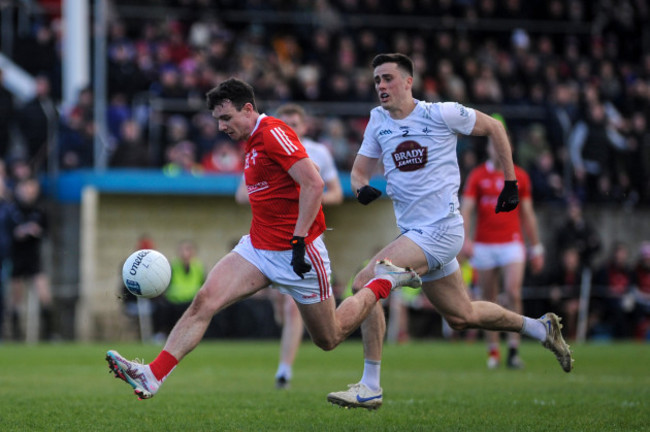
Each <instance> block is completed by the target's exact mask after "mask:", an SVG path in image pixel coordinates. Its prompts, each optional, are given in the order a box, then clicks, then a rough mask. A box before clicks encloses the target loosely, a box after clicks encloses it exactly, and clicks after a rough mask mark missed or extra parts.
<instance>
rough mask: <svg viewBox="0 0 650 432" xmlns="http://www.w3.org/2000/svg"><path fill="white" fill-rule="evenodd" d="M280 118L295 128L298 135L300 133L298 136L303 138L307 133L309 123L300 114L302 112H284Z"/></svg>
mask: <svg viewBox="0 0 650 432" xmlns="http://www.w3.org/2000/svg"><path fill="white" fill-rule="evenodd" d="M280 120H282V121H283V122H285V123H286V124H287V126H289V127H290V128H291V129H293V131H294V132H295V133H296V135H298V138H301V137H302V136H303V135H304V134H305V132H306V129H307V125H306V124H305V121H304V119H303V118H302V117H301V116H300V114H297V113H293V114H283V115H281V116H280Z"/></svg>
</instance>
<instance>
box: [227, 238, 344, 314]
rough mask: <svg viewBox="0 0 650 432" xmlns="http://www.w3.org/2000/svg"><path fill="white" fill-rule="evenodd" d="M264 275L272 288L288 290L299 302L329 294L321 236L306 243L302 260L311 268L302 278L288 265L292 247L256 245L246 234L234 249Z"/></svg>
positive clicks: (311, 301) (327, 271)
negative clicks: (254, 245)
mask: <svg viewBox="0 0 650 432" xmlns="http://www.w3.org/2000/svg"><path fill="white" fill-rule="evenodd" d="M233 252H237V253H238V254H239V255H241V256H242V257H243V258H244V259H246V261H248V262H250V263H251V264H253V265H254V266H255V267H257V269H258V270H259V271H261V272H262V274H263V275H264V276H266V277H267V278H268V279H269V280H270V281H271V283H272V284H273V288H277V289H278V291H280V292H282V293H285V294H289V295H290V296H291V297H293V298H294V299H295V300H296V301H297V302H298V303H303V304H311V303H320V302H322V301H324V300H325V299H327V298H328V297H331V296H332V287H331V285H330V274H331V270H330V258H329V255H328V253H327V248H326V247H325V243H324V242H323V238H322V236H321V237H318V238H317V239H316V240H314V241H313V242H311V243H309V244H308V245H306V248H305V261H306V262H308V263H309V264H311V270H310V271H308V272H307V273H305V274H304V275H303V276H304V277H305V278H304V279H301V278H300V276H298V275H297V274H296V273H295V272H294V271H293V267H291V254H292V251H291V249H289V250H284V251H274V250H264V249H256V248H255V247H253V244H252V243H251V239H250V236H249V235H245V236H243V237H242V238H241V240H239V243H238V244H237V246H235V248H234V249H233Z"/></svg>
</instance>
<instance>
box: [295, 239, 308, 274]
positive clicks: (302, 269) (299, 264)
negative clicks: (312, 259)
mask: <svg viewBox="0 0 650 432" xmlns="http://www.w3.org/2000/svg"><path fill="white" fill-rule="evenodd" d="M291 249H292V250H293V254H292V255H291V267H293V271H294V272H295V273H296V274H297V275H298V276H300V279H304V278H305V277H304V276H303V274H305V273H307V272H308V271H309V270H311V264H309V263H307V262H305V238H304V237H299V236H293V238H292V239H291Z"/></svg>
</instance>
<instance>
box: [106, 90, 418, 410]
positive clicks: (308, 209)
mask: <svg viewBox="0 0 650 432" xmlns="http://www.w3.org/2000/svg"><path fill="white" fill-rule="evenodd" d="M207 102H208V108H209V109H210V110H211V111H212V115H213V117H214V118H215V119H216V120H217V122H218V123H219V130H220V131H222V132H225V133H226V134H228V135H229V136H230V137H231V138H232V139H233V140H234V141H245V152H246V159H245V167H244V178H245V182H246V188H247V190H248V196H249V201H250V204H251V211H252V215H253V217H252V222H251V228H250V233H249V234H247V235H245V236H244V237H242V239H241V240H240V242H239V244H237V246H235V248H234V249H233V250H232V251H231V252H230V253H229V254H227V255H226V256H225V257H223V258H222V259H221V260H219V262H217V264H216V265H215V266H214V267H213V268H212V270H211V271H210V273H209V275H208V277H207V280H206V281H205V283H204V284H203V286H202V287H201V289H200V290H199V292H198V293H197V294H196V296H195V297H194V300H193V301H192V303H191V304H190V306H189V307H188V309H187V310H186V311H185V313H184V314H183V316H182V317H181V318H180V319H179V321H178V322H177V323H176V325H175V326H174V328H173V330H172V331H171V333H170V335H169V338H168V339H167V342H166V344H165V347H164V348H163V350H162V351H161V352H160V354H159V355H158V356H157V357H156V359H154V361H152V362H151V363H149V364H146V365H143V364H140V363H137V362H132V361H129V360H126V359H125V358H123V357H122V356H121V355H120V354H119V353H118V352H117V351H114V350H109V351H108V352H107V355H106V360H107V361H108V363H109V367H110V369H111V371H113V372H114V373H115V376H116V377H118V378H121V379H122V380H124V381H125V382H127V383H128V384H129V385H131V386H132V387H133V389H134V390H135V394H136V395H137V396H138V398H140V399H148V398H151V397H153V396H154V395H155V394H156V392H157V391H158V389H159V387H160V386H161V385H162V383H163V381H164V380H165V379H166V377H167V376H168V375H169V373H170V372H171V371H172V370H173V369H174V368H175V367H176V365H177V364H178V362H179V361H181V360H182V359H183V358H184V357H185V356H186V355H187V354H188V353H189V352H190V351H192V350H193V349H194V348H195V347H196V346H197V345H198V344H199V342H200V341H201V339H202V338H203V334H204V333H205V331H206V329H207V327H208V325H209V324H210V320H211V319H212V317H213V316H214V315H215V314H216V313H217V312H219V311H220V310H221V309H223V308H225V307H227V306H229V305H231V304H233V303H235V302H237V301H239V300H242V299H244V298H247V297H249V296H250V295H252V294H254V293H256V292H257V291H259V290H261V289H263V288H266V287H267V286H269V285H270V284H273V287H274V288H276V289H278V290H280V291H281V292H284V293H287V294H289V295H291V296H292V297H293V298H294V300H295V301H296V303H297V305H298V308H299V310H300V313H301V315H302V318H303V320H304V322H305V326H306V327H307V330H308V332H309V334H310V335H311V338H312V340H313V341H314V343H315V344H316V345H318V346H319V347H320V348H322V349H324V350H331V349H334V348H335V347H336V346H337V345H338V344H339V343H341V342H342V341H343V340H345V338H347V337H348V336H349V335H350V333H352V331H354V330H355V329H356V328H357V327H358V326H359V324H360V323H361V321H362V320H363V319H364V318H365V317H366V316H367V315H368V314H369V313H370V311H371V310H372V308H373V306H374V305H375V304H376V303H377V301H378V300H379V299H380V298H386V297H387V296H388V295H389V293H390V291H391V290H392V289H394V288H396V287H400V286H404V285H408V286H419V285H420V284H421V281H420V278H419V276H418V275H417V274H416V273H415V271H413V270H411V269H404V268H401V267H397V266H394V265H392V263H390V262H389V261H380V262H377V263H376V265H375V277H374V278H373V279H372V280H371V281H369V282H368V283H367V284H366V285H365V286H364V287H363V288H362V289H360V290H359V291H358V292H357V293H356V294H355V295H354V296H352V297H349V298H347V299H346V300H345V301H343V302H342V303H341V304H340V305H339V307H338V308H336V305H335V300H334V297H333V296H332V288H331V286H330V282H329V281H330V273H331V272H330V260H329V256H328V253H327V249H326V247H325V244H324V242H323V239H322V237H321V234H322V233H323V231H324V230H325V217H324V216H323V211H322V208H321V201H322V196H323V180H322V178H321V176H320V174H319V173H318V170H317V168H316V166H315V164H314V163H313V162H312V160H311V159H309V157H308V156H307V152H306V151H305V148H304V147H303V145H302V144H301V143H300V140H299V139H298V137H297V136H296V134H295V132H294V131H293V130H292V129H291V128H290V127H288V126H287V125H286V124H285V123H284V122H282V121H281V120H279V119H276V118H274V117H270V116H267V115H265V114H260V113H259V112H258V111H257V106H256V103H255V95H254V91H253V88H252V87H251V86H250V85H249V84H247V83H245V82H243V81H241V80H238V79H234V78H231V79H228V80H226V81H224V82H222V83H221V84H219V85H218V86H217V87H215V88H213V89H212V90H210V91H209V92H208V93H207Z"/></svg>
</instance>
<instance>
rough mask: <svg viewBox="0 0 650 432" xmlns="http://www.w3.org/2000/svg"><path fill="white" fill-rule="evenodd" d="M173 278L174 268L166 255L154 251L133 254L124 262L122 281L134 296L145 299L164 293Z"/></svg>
mask: <svg viewBox="0 0 650 432" xmlns="http://www.w3.org/2000/svg"><path fill="white" fill-rule="evenodd" d="M171 277H172V268H171V266H170V265H169V261H168V260H167V258H166V257H165V255H163V254H161V253H160V252H158V251H155V250H152V249H141V250H138V251H135V252H133V253H132V254H131V255H130V256H129V257H128V258H127V259H126V261H124V266H123V267H122V280H123V281H124V285H125V286H126V289H128V290H129V292H131V293H132V294H133V295H136V296H138V297H144V298H153V297H157V296H159V295H160V294H162V293H164V292H165V290H166V289H167V287H168V286H169V281H170V280H171Z"/></svg>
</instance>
